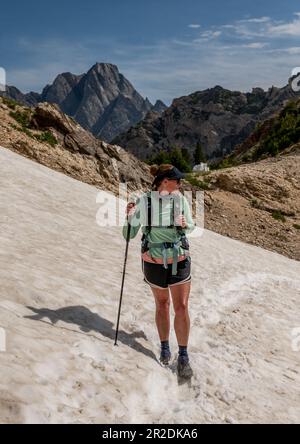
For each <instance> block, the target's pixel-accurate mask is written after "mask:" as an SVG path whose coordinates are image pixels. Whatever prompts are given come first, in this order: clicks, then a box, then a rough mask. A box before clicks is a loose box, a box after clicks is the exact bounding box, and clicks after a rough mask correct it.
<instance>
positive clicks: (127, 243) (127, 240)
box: [115, 215, 131, 345]
mask: <svg viewBox="0 0 300 444" xmlns="http://www.w3.org/2000/svg"><path fill="white" fill-rule="evenodd" d="M128 220H129V217H128V215H127V236H126V249H125V259H124V266H123V276H122V285H121V294H120V302H119V311H118V321H117V328H116V337H115V345H118V344H117V342H118V333H119V323H120V315H121V305H122V297H123V287H124V280H125V269H126V262H127V254H128V246H129V240H130V230H131V225H130V223H129V222H128Z"/></svg>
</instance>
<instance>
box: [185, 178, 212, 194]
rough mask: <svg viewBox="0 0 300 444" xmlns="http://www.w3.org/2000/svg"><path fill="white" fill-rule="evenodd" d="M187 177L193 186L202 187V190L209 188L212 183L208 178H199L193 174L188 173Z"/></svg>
mask: <svg viewBox="0 0 300 444" xmlns="http://www.w3.org/2000/svg"><path fill="white" fill-rule="evenodd" d="M185 179H186V180H187V182H189V183H190V184H191V185H192V186H194V187H197V188H200V189H201V190H208V189H209V188H210V183H209V182H208V181H207V180H199V179H197V177H195V176H194V175H193V174H187V175H186V177H185Z"/></svg>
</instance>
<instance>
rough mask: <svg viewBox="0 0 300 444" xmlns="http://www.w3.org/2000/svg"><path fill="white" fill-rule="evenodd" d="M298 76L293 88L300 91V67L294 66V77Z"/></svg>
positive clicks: (292, 84) (293, 82) (294, 80)
mask: <svg viewBox="0 0 300 444" xmlns="http://www.w3.org/2000/svg"><path fill="white" fill-rule="evenodd" d="M293 76H296V77H295V78H294V79H293V80H292V83H291V88H292V90H293V91H295V92H300V67H297V68H294V69H293V71H292V77H293Z"/></svg>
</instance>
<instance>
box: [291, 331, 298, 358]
mask: <svg viewBox="0 0 300 444" xmlns="http://www.w3.org/2000/svg"><path fill="white" fill-rule="evenodd" d="M291 336H292V350H293V351H294V352H298V351H300V327H297V328H294V329H293V330H292V332H291Z"/></svg>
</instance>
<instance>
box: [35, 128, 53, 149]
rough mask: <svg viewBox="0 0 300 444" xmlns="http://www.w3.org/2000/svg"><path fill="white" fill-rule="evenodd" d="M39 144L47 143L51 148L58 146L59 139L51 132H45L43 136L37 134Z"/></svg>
mask: <svg viewBox="0 0 300 444" xmlns="http://www.w3.org/2000/svg"><path fill="white" fill-rule="evenodd" d="M34 137H35V138H36V139H37V140H38V141H39V142H46V143H48V144H49V145H51V146H55V145H57V139H56V138H55V137H54V136H53V134H52V133H51V132H50V131H45V132H43V133H41V134H36V135H35V136H34Z"/></svg>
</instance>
